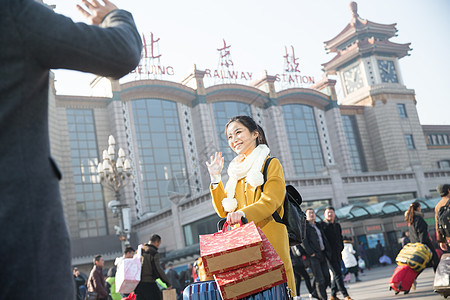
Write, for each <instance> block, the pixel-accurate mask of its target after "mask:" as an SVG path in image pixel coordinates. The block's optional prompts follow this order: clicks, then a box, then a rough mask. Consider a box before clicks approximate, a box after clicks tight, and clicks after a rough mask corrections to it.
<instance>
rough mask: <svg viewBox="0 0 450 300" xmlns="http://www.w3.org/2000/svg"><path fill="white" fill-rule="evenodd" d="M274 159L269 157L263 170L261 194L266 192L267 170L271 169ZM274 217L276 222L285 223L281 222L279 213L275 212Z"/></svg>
mask: <svg viewBox="0 0 450 300" xmlns="http://www.w3.org/2000/svg"><path fill="white" fill-rule="evenodd" d="M272 159H273V157H270V156H269V158H267V159H266V162H265V163H264V169H263V176H264V183H263V184H262V185H261V193H262V192H263V190H264V184H265V183H266V181H267V169H268V168H269V164H270V161H271V160H272ZM272 217H273V219H274V220H275V221H276V222H278V223H283V221H282V220H281V218H280V215H279V214H278V212H277V211H275V212H274V213H273V214H272Z"/></svg>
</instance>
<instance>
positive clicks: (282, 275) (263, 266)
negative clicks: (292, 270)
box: [214, 228, 287, 300]
mask: <svg viewBox="0 0 450 300" xmlns="http://www.w3.org/2000/svg"><path fill="white" fill-rule="evenodd" d="M258 230H259V232H260V235H261V237H262V239H263V241H262V244H263V251H264V257H265V260H264V261H263V262H260V263H258V264H256V265H251V266H247V267H244V268H240V269H237V270H233V271H228V272H224V273H220V274H215V275H214V279H215V280H216V283H217V286H218V287H219V290H220V294H221V296H222V299H223V300H235V299H241V298H244V297H246V296H250V295H252V294H255V293H258V292H261V291H264V290H266V289H269V288H271V287H274V286H276V285H279V284H281V283H283V282H287V277H286V271H285V269H284V264H283V261H282V260H281V258H280V257H279V256H278V254H277V252H276V251H275V249H274V248H273V247H272V245H271V244H270V242H269V240H268V239H267V238H266V236H265V235H264V233H263V232H262V231H261V229H259V228H258Z"/></svg>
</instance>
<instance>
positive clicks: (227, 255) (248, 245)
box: [200, 222, 264, 275]
mask: <svg viewBox="0 0 450 300" xmlns="http://www.w3.org/2000/svg"><path fill="white" fill-rule="evenodd" d="M226 227H227V226H224V227H223V230H222V232H218V233H214V234H206V235H200V255H201V257H202V260H203V266H204V267H205V271H206V273H207V274H211V275H213V274H217V273H221V272H225V271H229V270H234V269H237V268H242V267H245V266H249V265H251V264H255V263H258V262H261V261H263V259H264V257H263V254H262V238H261V235H260V232H259V231H258V228H257V227H256V226H255V223H254V222H250V223H248V224H245V225H243V226H240V227H238V228H235V229H233V230H230V231H225V230H226Z"/></svg>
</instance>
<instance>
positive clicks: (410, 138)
mask: <svg viewBox="0 0 450 300" xmlns="http://www.w3.org/2000/svg"><path fill="white" fill-rule="evenodd" d="M405 139H406V147H408V149H416V146H415V145H414V139H413V136H412V134H405Z"/></svg>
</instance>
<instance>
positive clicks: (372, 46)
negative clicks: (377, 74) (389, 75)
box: [322, 2, 411, 74]
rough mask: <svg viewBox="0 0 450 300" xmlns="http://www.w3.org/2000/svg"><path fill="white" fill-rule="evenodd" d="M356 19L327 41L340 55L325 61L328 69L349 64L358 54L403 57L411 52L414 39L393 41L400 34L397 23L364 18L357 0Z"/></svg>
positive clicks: (330, 49) (352, 5) (332, 70)
mask: <svg viewBox="0 0 450 300" xmlns="http://www.w3.org/2000/svg"><path fill="white" fill-rule="evenodd" d="M350 10H351V12H352V20H351V21H350V23H349V24H347V26H346V27H345V28H344V29H343V30H342V31H341V32H340V33H339V34H338V35H337V36H335V37H334V38H332V39H331V40H329V41H326V42H324V43H325V49H326V50H327V51H328V52H335V53H337V55H336V56H335V57H334V58H333V59H332V60H330V61H329V62H327V63H324V64H322V66H323V67H324V69H325V71H327V72H328V73H330V74H333V73H335V71H336V69H337V68H339V67H340V66H342V65H345V64H346V63H347V62H349V61H350V60H353V59H354V58H355V57H361V56H366V55H371V54H375V53H376V54H384V55H389V56H395V57H398V58H402V57H404V56H406V55H408V51H409V50H411V49H410V48H409V46H410V43H407V44H398V43H394V42H391V41H389V39H390V38H391V37H393V36H395V35H396V32H397V29H396V28H395V27H396V25H397V24H396V23H394V24H387V25H386V24H379V23H375V22H371V21H368V20H365V19H362V18H361V17H360V16H359V15H358V5H357V3H356V2H351V3H350Z"/></svg>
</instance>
